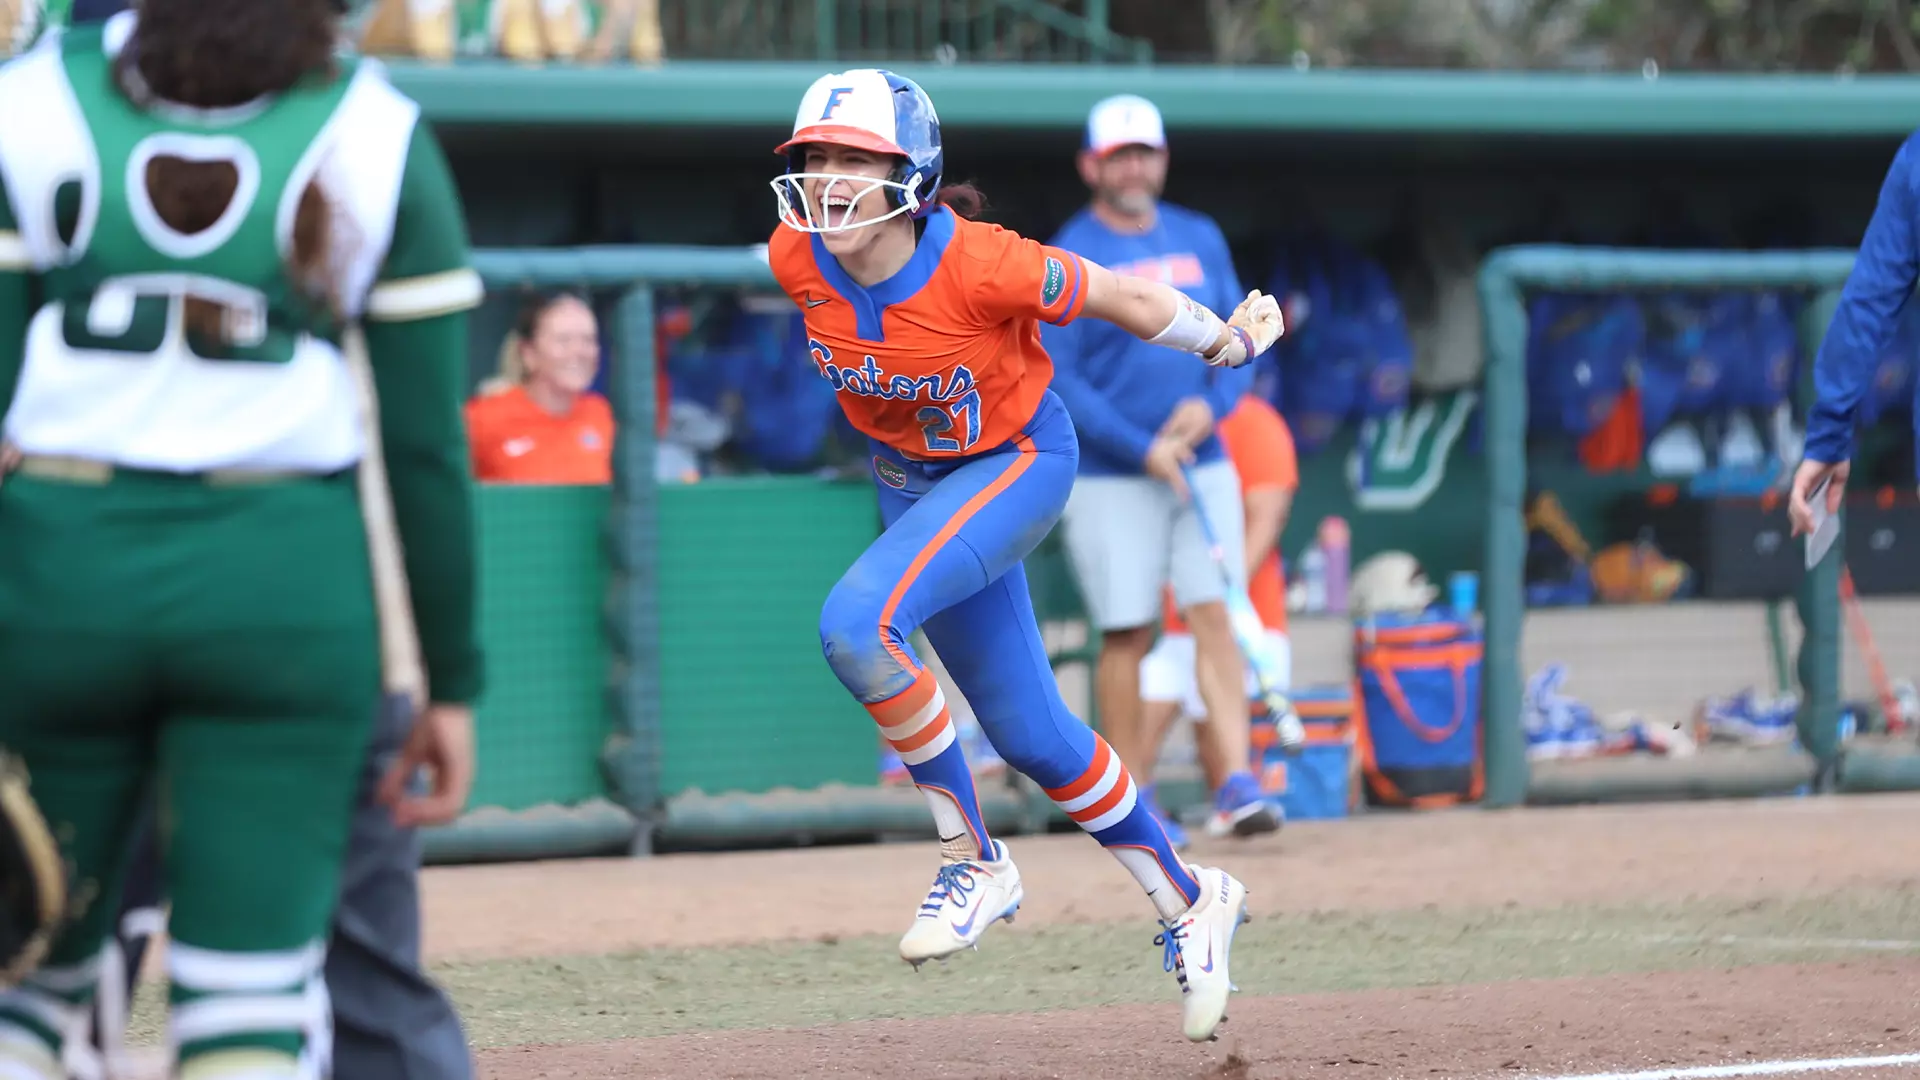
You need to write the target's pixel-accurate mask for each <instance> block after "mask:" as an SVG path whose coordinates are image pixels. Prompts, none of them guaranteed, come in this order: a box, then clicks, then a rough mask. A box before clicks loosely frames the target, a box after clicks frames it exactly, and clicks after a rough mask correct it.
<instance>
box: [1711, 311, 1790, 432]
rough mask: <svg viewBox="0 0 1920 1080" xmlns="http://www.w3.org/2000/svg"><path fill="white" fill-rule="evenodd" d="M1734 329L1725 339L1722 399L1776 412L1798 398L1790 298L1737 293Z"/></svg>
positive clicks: (1725, 401) (1722, 365)
mask: <svg viewBox="0 0 1920 1080" xmlns="http://www.w3.org/2000/svg"><path fill="white" fill-rule="evenodd" d="M1729 306H1730V307H1731V308H1732V309H1733V320H1734V322H1735V327H1734V328H1733V329H1731V330H1730V331H1728V332H1727V333H1726V335H1725V340H1726V342H1727V345H1728V347H1729V349H1730V353H1729V355H1727V356H1725V357H1724V358H1723V360H1722V362H1721V366H1720V375H1721V380H1722V382H1721V400H1722V401H1723V402H1724V403H1725V404H1726V405H1728V406H1730V407H1733V408H1746V409H1763V410H1767V411H1772V410H1773V409H1774V408H1775V407H1777V406H1779V405H1780V404H1781V403H1783V402H1785V401H1786V400H1787V398H1788V396H1789V395H1791V394H1792V393H1793V384H1794V380H1795V379H1796V378H1797V377H1798V376H1799V373H1800V335H1799V334H1798V332H1797V331H1796V330H1795V329H1794V315H1793V308H1792V305H1791V304H1790V303H1789V301H1788V298H1787V297H1786V296H1785V295H1783V294H1781V293H1779V292H1773V291H1760V292H1749V291H1746V290H1740V291H1737V292H1735V293H1733V294H1732V301H1731V303H1730V305H1729Z"/></svg>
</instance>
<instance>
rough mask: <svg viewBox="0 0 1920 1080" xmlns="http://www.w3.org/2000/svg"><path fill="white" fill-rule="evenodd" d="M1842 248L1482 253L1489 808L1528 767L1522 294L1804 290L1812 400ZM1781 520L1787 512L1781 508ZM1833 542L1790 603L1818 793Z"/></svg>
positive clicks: (1835, 606)
mask: <svg viewBox="0 0 1920 1080" xmlns="http://www.w3.org/2000/svg"><path fill="white" fill-rule="evenodd" d="M1853 257H1854V253H1853V252H1852V251H1847V250H1814V251H1769V252H1721V251H1648V250H1624V249H1613V248H1585V247H1574V246H1560V245H1523V246H1516V247H1508V248H1501V249H1498V250H1495V251H1494V252H1492V253H1490V254H1489V256H1488V257H1487V259H1486V261H1485V262H1484V263H1483V264H1482V265H1481V269H1480V277H1479V292H1480V306H1481V309H1482V311H1483V314H1484V316H1485V334H1486V361H1487V365H1486V376H1485V378H1486V406H1485V407H1486V433H1487V434H1486V439H1487V462H1488V492H1487V532H1486V568H1487V572H1486V575H1485V581H1484V582H1483V583H1482V585H1481V590H1482V593H1481V595H1482V597H1483V598H1484V600H1483V602H1484V605H1485V612H1486V642H1487V653H1486V657H1487V658H1486V668H1485V679H1484V681H1483V683H1482V685H1483V687H1484V688H1485V689H1484V699H1483V700H1484V703H1485V705H1484V707H1485V714H1484V715H1485V717H1486V735H1487V742H1486V757H1487V788H1486V800H1485V802H1486V805H1488V806H1493V807H1504V806H1514V805H1517V804H1519V803H1521V802H1522V801H1524V800H1525V799H1526V796H1527V788H1528V776H1529V769H1528V765H1527V754H1526V736H1525V733H1524V731H1523V730H1522V727H1521V696H1522V692H1523V685H1524V681H1523V680H1524V675H1523V673H1522V672H1521V671H1520V636H1521V630H1522V623H1523V621H1524V619H1525V617H1526V611H1525V607H1526V601H1525V586H1524V583H1523V581H1522V577H1523V567H1524V566H1525V564H1526V544H1527V537H1526V525H1525V512H1524V504H1525V499H1526V490H1527V457H1526V433H1527V367H1526V365H1527V312H1526V293H1527V292H1528V291H1529V290H1534V289H1551V290H1557V291H1576V290H1602V289H1608V290H1613V289H1627V290H1631V289H1672V288H1755V289H1757V288H1804V289H1812V290H1815V291H1816V292H1817V294H1818V295H1817V296H1816V299H1815V302H1814V303H1812V304H1809V305H1808V308H1807V311H1806V314H1805V316H1804V317H1803V320H1802V324H1801V328H1800V329H1801V338H1802V341H1803V343H1804V345H1805V355H1806V356H1807V357H1808V361H1807V363H1806V364H1805V365H1804V367H1803V378H1802V381H1801V386H1800V388H1799V394H1798V399H1799V400H1798V402H1797V404H1798V406H1799V408H1800V411H1801V413H1802V415H1804V414H1805V410H1806V407H1807V405H1808V404H1810V402H1811V398H1812V379H1811V370H1812V366H1813V365H1812V361H1811V358H1812V357H1813V355H1814V354H1815V352H1816V350H1817V349H1818V348H1819V343H1820V339H1821V337H1822V336H1823V335H1824V334H1825V333H1826V325H1827V322H1828V321H1829V320H1830V319H1831V318H1832V316H1833V308H1834V304H1835V303H1837V301H1838V297H1839V290H1840V287H1841V286H1842V285H1843V284H1845V282H1846V278H1847V273H1848V272H1849V271H1850V270H1851V269H1852V268H1853ZM1782 512H1783V513H1784V511H1782ZM1840 559H1841V545H1835V547H1834V550H1833V552H1832V553H1830V554H1829V555H1828V556H1827V557H1826V558H1825V559H1823V560H1822V561H1821V563H1820V564H1819V565H1818V566H1816V567H1814V569H1813V570H1811V571H1810V572H1808V574H1807V575H1806V577H1805V578H1804V579H1803V580H1802V583H1801V586H1800V588H1799V590H1798V592H1797V593H1796V595H1795V598H1794V609H1795V611H1796V613H1797V614H1798V616H1799V619H1800V623H1801V626H1802V628H1803V630H1804V633H1803V636H1802V638H1801V643H1800V654H1799V658H1798V675H1799V682H1800V690H1801V707H1800V714H1799V716H1798V718H1797V721H1798V726H1799V731H1800V741H1801V744H1802V745H1803V746H1805V747H1806V749H1807V750H1808V752H1809V753H1810V754H1811V755H1812V757H1813V758H1814V760H1815V762H1816V765H1817V767H1818V770H1819V771H1818V773H1817V775H1816V777H1815V778H1814V779H1815V786H1816V787H1818V788H1820V789H1822V790H1827V789H1831V788H1832V787H1833V786H1834V780H1835V774H1836V770H1837V767H1838V765H1839V759H1840V745H1839V731H1838V720H1839V705H1840V600H1839V582H1840Z"/></svg>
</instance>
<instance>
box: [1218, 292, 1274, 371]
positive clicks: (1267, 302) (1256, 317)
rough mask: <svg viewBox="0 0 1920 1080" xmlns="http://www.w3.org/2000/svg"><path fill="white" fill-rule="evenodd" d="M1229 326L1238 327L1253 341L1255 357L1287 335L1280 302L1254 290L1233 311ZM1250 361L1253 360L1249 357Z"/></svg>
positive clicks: (1228, 322) (1228, 321)
mask: <svg viewBox="0 0 1920 1080" xmlns="http://www.w3.org/2000/svg"><path fill="white" fill-rule="evenodd" d="M1227 325H1228V326H1237V327H1239V328H1240V329H1242V330H1245V331H1246V332H1247V336H1248V337H1250V338H1252V339H1253V355H1254V356H1258V355H1260V354H1261V353H1263V352H1266V351H1267V350H1268V349H1271V348H1273V346H1274V343H1275V342H1277V341H1279V340H1280V335H1281V334H1284V333H1286V327H1285V326H1284V325H1283V320H1282V319H1281V318H1280V301H1278V300H1275V299H1274V298H1273V297H1271V296H1268V295H1267V294H1265V293H1263V292H1261V291H1260V290H1259V289H1253V290H1251V291H1249V292H1248V293H1247V298H1246V299H1245V300H1242V301H1240V306H1238V307H1236V308H1234V309H1233V317H1232V318H1230V319H1228V320H1227ZM1248 359H1252V357H1249V358H1248Z"/></svg>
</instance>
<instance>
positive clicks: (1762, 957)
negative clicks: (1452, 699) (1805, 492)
mask: <svg viewBox="0 0 1920 1080" xmlns="http://www.w3.org/2000/svg"><path fill="white" fill-rule="evenodd" d="M1916 927H1920V892H1915V891H1910V890H1905V889H1894V890H1881V891H1858V892H1849V893H1845V894H1841V895H1836V896H1832V897H1825V898H1814V899H1802V900H1794V901H1767V902H1760V903H1737V904H1736V903H1727V902H1720V903H1709V902H1696V903H1686V904H1670V905H1659V906H1649V907H1629V908H1593V907H1573V908H1563V909H1556V910H1544V911H1543V910H1508V911H1482V912H1458V911H1453V912H1447V911H1438V910H1416V911H1409V912H1397V913H1392V914H1368V915H1336V916H1322V917H1313V918H1307V917H1294V918H1286V917H1277V918H1268V919H1264V920H1260V921H1256V922H1252V923H1249V924H1247V925H1246V926H1245V927H1243V928H1242V929H1241V932H1240V936H1239V938H1238V940H1237V941H1236V944H1235V949H1234V954H1233V959H1234V968H1233V971H1234V981H1235V982H1236V983H1237V984H1238V985H1239V986H1240V989H1241V990H1242V992H1244V993H1248V994H1294V993H1315V992H1325V991H1334V990H1363V989H1373V988H1381V987H1402V986H1421V985H1439V984H1449V983H1477V982H1492V981H1499V980H1505V979H1521V978H1550V977H1559V976H1573V975H1599V974H1609V973H1626V972H1641V971H1666V970H1681V969H1687V968H1698V967H1731V966H1739V965H1744V964H1755V963H1774V962H1802V961H1820V960H1836V959H1848V958H1852V959H1858V958H1861V957H1862V956H1867V955H1885V954H1886V951H1887V950H1872V949H1865V948H1862V947H1859V946H1857V945H1845V944H1841V943H1840V942H1839V940H1838V939H1846V940H1848V941H1855V942H1857V941H1859V940H1861V939H1883V940H1892V941H1900V940H1906V939H1908V938H1910V937H1913V938H1920V931H1916V929H1915V928H1916ZM1153 934H1154V927H1153V926H1151V925H1150V924H1148V925H1138V926H1136V925H1107V926H1057V927H1051V928H1047V929H1035V930H1029V929H1025V928H1023V927H1021V926H1020V925H1019V924H1017V923H1016V924H1015V925H1013V926H1011V927H1009V926H1005V925H1001V926H996V927H995V928H994V929H993V930H992V931H990V932H989V933H988V934H987V936H986V937H985V938H984V939H982V942H981V948H980V951H979V952H977V953H968V954H965V955H962V956H959V957H955V958H954V959H953V960H952V961H950V962H949V963H947V964H944V965H942V964H929V965H927V966H926V967H925V968H923V969H922V970H921V971H920V972H919V973H915V972H914V971H913V970H912V969H911V968H909V967H908V966H907V965H906V964H904V963H902V962H901V961H900V960H899V958H898V956H897V954H896V953H895V951H894V948H895V943H896V940H897V938H896V937H895V936H894V935H872V936H865V937H859V938H849V939H846V940H842V941H835V942H807V943H795V944H782V945H777V946H765V947H754V948H723V949H700V950H656V951H652V952H646V953H639V954H631V955H620V956H606V957H590V958H569V959H562V960H542V961H524V960H522V961H498V962H489V963H477V964H450V965H444V966H440V967H438V968H437V969H436V975H437V976H438V977H439V978H440V979H442V980H443V981H444V985H446V986H447V988H448V989H449V991H450V992H452V993H453V995H454V996H455V998H456V999H457V1000H458V1001H459V1003H460V1006H461V1010H462V1013H463V1015H464V1016H465V1017H466V1019H467V1022H468V1024H469V1030H470V1032H471V1034H472V1037H473V1038H474V1040H475V1042H476V1043H477V1044H478V1045H481V1046H510V1045H516V1044H520V1043H526V1042H576V1041H594V1040H602V1039H617V1038H630V1037H635V1036H646V1035H664V1034H670V1033H674V1032H683V1031H708V1030H720V1029H728V1028H753V1027H792V1026H808V1025H814V1024H823V1023H832V1022H839V1021H850V1020H867V1019H874V1018H879V1017H930V1016H944V1015H953V1014H958V1013H995V1012H1029V1011H1036V1010H1041V1009H1049V1008H1061V1007H1068V1006H1082V1005H1106V1004H1117V1003H1126V1002H1152V1001H1161V1000H1170V999H1172V998H1173V996H1174V995H1175V993H1176V991H1175V988H1174V982H1173V977H1172V976H1171V975H1168V974H1166V973H1164V972H1163V971H1162V970H1161V966H1160V953H1161V950H1160V948H1159V947H1158V946H1155V945H1153V944H1152V939H1153ZM1729 935H1730V936H1731V940H1727V936H1729ZM1906 948H1910V950H1911V951H1912V952H1913V953H1915V954H1920V940H1915V941H1913V943H1912V945H1911V946H1909V947H1906ZM1890 951H1896V952H1897V951H1902V947H1893V948H1892V949H1891V950H1890Z"/></svg>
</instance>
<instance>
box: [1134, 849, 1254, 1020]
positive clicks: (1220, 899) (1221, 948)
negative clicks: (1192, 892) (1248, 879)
mask: <svg viewBox="0 0 1920 1080" xmlns="http://www.w3.org/2000/svg"><path fill="white" fill-rule="evenodd" d="M1188 870H1190V871H1191V872H1192V873H1193V876H1194V877H1195V878H1197V879H1198V880H1199V882H1200V899H1199V900H1198V901H1197V902H1196V903H1195V904H1194V905H1193V906H1192V907H1191V908H1188V909H1187V912H1186V914H1184V915H1182V916H1180V917H1179V918H1178V919H1175V920H1174V921H1173V922H1171V923H1169V922H1166V921H1164V920H1163V921H1162V922H1161V923H1160V925H1161V926H1162V927H1163V928H1164V932H1163V933H1161V934H1160V935H1159V936H1158V937H1156V938H1154V939H1153V943H1154V944H1155V945H1161V946H1165V949H1166V952H1165V959H1164V961H1163V965H1164V966H1165V968H1166V970H1168V971H1171V972H1173V974H1174V978H1176V979H1178V980H1179V981H1180V994H1181V1000H1182V1005H1183V1007H1184V1010H1185V1016H1184V1018H1183V1020H1184V1026H1185V1028H1186V1033H1187V1038H1189V1039H1191V1040H1193V1041H1194V1042H1208V1041H1210V1040H1212V1039H1213V1038H1214V1029H1215V1028H1217V1027H1219V1026H1220V1022H1221V1021H1223V1020H1225V1019H1226V1018H1227V998H1228V997H1229V996H1230V995H1231V994H1232V993H1233V992H1234V991H1235V990H1238V989H1239V987H1237V986H1235V985H1233V980H1232V978H1231V977H1230V976H1229V975H1228V973H1227V959H1228V953H1230V952H1232V950H1233V935H1234V934H1235V933H1237V932H1238V931H1239V929H1240V924H1241V923H1243V922H1246V921H1247V920H1248V918H1249V916H1248V915H1247V887H1246V886H1245V885H1242V884H1240V882H1239V881H1237V880H1235V878H1234V877H1233V875H1232V874H1229V873H1227V872H1226V871H1225V870H1216V869H1214V868H1212V867H1201V866H1189V867H1188Z"/></svg>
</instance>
